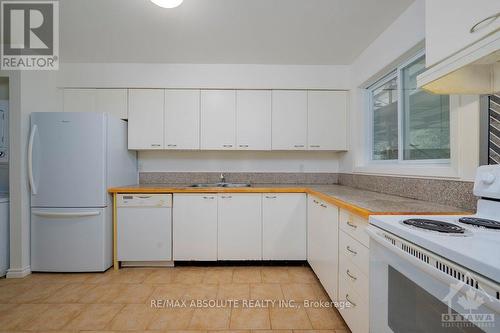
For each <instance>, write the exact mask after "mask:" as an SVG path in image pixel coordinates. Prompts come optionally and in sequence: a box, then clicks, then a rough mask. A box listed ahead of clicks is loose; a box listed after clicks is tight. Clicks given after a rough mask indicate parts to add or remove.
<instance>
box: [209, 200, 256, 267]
mask: <svg viewBox="0 0 500 333" xmlns="http://www.w3.org/2000/svg"><path fill="white" fill-rule="evenodd" d="M218 229H219V231H218V232H219V241H218V249H219V251H218V259H219V260H262V195H261V194H235V193H223V194H219V228H218Z"/></svg>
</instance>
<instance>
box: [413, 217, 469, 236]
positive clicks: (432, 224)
mask: <svg viewBox="0 0 500 333" xmlns="http://www.w3.org/2000/svg"><path fill="white" fill-rule="evenodd" d="M403 223H404V224H406V225H410V226H412V227H416V228H421V229H425V230H431V231H437V232H441V233H444V234H463V233H464V232H465V228H462V227H461V226H459V225H456V224H453V223H448V222H443V221H435V220H429V219H408V220H404V221H403Z"/></svg>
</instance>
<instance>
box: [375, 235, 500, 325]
mask: <svg viewBox="0 0 500 333" xmlns="http://www.w3.org/2000/svg"><path fill="white" fill-rule="evenodd" d="M380 231H381V229H378V228H376V227H374V226H370V227H369V228H368V233H369V234H370V332H372V333H385V332H395V333H410V332H412V333H429V332H432V333H439V332H446V333H451V332H460V333H463V332H500V303H499V301H498V300H496V299H492V298H491V297H489V296H488V295H487V294H485V293H483V292H482V291H480V290H477V289H474V288H471V287H469V286H468V285H467V284H464V283H459V282H460V281H459V280H457V279H454V278H453V277H452V276H449V275H448V274H445V273H443V272H441V271H440V270H438V269H437V268H435V267H433V266H431V265H429V264H428V263H426V262H425V258H424V261H422V260H421V259H422V255H421V254H417V253H415V252H413V254H409V253H407V252H405V251H403V250H402V249H401V248H400V247H401V244H399V245H400V246H399V247H398V246H395V245H394V244H393V243H391V242H390V241H388V239H387V238H385V237H384V236H383V235H381V234H380ZM408 244H411V243H408ZM412 245H413V244H412ZM413 247H415V246H414V245H413ZM419 257H420V258H419ZM454 286H457V287H455V288H454ZM458 286H460V288H458ZM457 289H459V290H457Z"/></svg>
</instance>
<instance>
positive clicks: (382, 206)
mask: <svg viewBox="0 0 500 333" xmlns="http://www.w3.org/2000/svg"><path fill="white" fill-rule="evenodd" d="M109 192H110V193H113V194H119V193H307V194H310V195H314V196H316V197H318V198H319V199H321V200H324V201H326V202H328V203H331V204H334V205H336V206H339V207H340V208H343V209H346V210H348V211H350V212H351V213H354V214H356V215H359V216H361V217H364V218H368V216H370V215H405V214H416V215H417V214H418V215H426V214H428V215H432V214H443V215H452V214H468V213H470V212H466V211H465V210H464V209H461V208H457V207H452V206H446V205H440V204H436V203H432V202H428V201H422V200H415V199H410V198H404V197H399V196H394V195H388V194H383V193H378V192H372V191H366V190H362V189H357V188H353V187H349V186H343V185H309V184H252V187H244V188H224V187H222V188H221V187H214V188H196V187H189V186H188V185H183V184H140V185H131V186H123V187H115V188H110V189H109Z"/></svg>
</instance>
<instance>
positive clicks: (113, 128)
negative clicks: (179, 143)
mask: <svg viewBox="0 0 500 333" xmlns="http://www.w3.org/2000/svg"><path fill="white" fill-rule="evenodd" d="M28 179H29V184H30V188H31V270H32V271H40V272H92V271H104V270H106V269H108V268H109V267H111V265H112V250H113V227H112V211H113V207H112V200H111V196H110V195H108V193H107V189H108V188H109V187H113V186H122V185H130V184H136V183H137V180H138V171H137V156H136V153H135V152H132V151H128V149H127V122H126V121H123V120H121V119H118V118H115V117H113V116H111V115H109V114H106V113H104V114H103V113H93V112H74V113H72V112H40V113H32V114H31V129H30V136H29V143H28Z"/></svg>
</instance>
